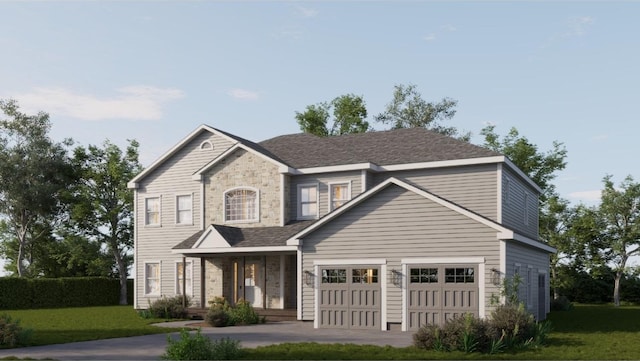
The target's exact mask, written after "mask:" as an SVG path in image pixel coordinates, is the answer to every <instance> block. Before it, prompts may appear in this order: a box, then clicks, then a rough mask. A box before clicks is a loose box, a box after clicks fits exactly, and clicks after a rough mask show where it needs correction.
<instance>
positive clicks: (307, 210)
mask: <svg viewBox="0 0 640 361" xmlns="http://www.w3.org/2000/svg"><path fill="white" fill-rule="evenodd" d="M314 218H318V185H317V184H300V185H298V219H314Z"/></svg>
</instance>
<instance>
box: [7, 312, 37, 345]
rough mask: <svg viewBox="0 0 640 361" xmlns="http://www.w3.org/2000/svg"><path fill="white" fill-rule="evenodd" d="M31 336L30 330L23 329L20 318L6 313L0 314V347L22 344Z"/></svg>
mask: <svg viewBox="0 0 640 361" xmlns="http://www.w3.org/2000/svg"><path fill="white" fill-rule="evenodd" d="M30 338H31V330H29V329H23V328H22V327H21V326H20V320H17V319H16V320H13V319H12V318H11V316H9V315H7V314H2V315H0V348H5V347H9V348H10V347H16V346H24V345H26V344H27V343H28V342H29V339H30Z"/></svg>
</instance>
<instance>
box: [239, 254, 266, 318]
mask: <svg viewBox="0 0 640 361" xmlns="http://www.w3.org/2000/svg"><path fill="white" fill-rule="evenodd" d="M260 265H261V262H260V261H257V260H247V261H246V262H245V264H244V272H243V282H242V285H243V286H244V290H243V292H242V293H240V295H241V296H243V297H244V299H245V300H246V301H248V302H249V303H251V305H252V306H253V307H262V289H261V288H260V287H261V285H262V282H261V279H262V277H261V276H262V274H261V273H262V272H260V271H261V267H260Z"/></svg>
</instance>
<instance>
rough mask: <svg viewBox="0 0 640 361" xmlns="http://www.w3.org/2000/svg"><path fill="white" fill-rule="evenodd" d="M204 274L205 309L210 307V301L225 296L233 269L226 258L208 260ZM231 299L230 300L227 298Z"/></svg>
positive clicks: (205, 263)
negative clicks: (228, 279)
mask: <svg viewBox="0 0 640 361" xmlns="http://www.w3.org/2000/svg"><path fill="white" fill-rule="evenodd" d="M204 274H205V286H204V289H205V299H204V301H205V304H204V305H203V306H204V307H208V306H209V301H211V300H213V299H214V297H220V296H225V298H227V297H226V295H225V292H224V290H225V285H226V284H227V283H228V281H227V280H226V278H228V277H229V276H228V275H231V274H232V272H231V267H230V264H229V260H228V259H225V258H207V259H205V262H204ZM227 299H229V298H227Z"/></svg>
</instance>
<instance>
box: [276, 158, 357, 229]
mask: <svg viewBox="0 0 640 361" xmlns="http://www.w3.org/2000/svg"><path fill="white" fill-rule="evenodd" d="M290 179H291V182H290V187H289V198H290V205H291V209H290V213H289V216H290V217H291V219H297V218H298V206H299V203H298V185H301V184H318V187H319V189H318V192H319V203H318V210H319V217H322V216H324V215H325V214H327V213H328V212H329V201H330V199H329V197H330V196H329V185H330V184H332V183H349V184H350V185H351V197H350V198H355V197H356V196H357V195H358V194H360V193H362V172H360V171H359V170H358V171H348V172H334V173H322V174H306V175H298V176H292V177H291V178H290Z"/></svg>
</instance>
